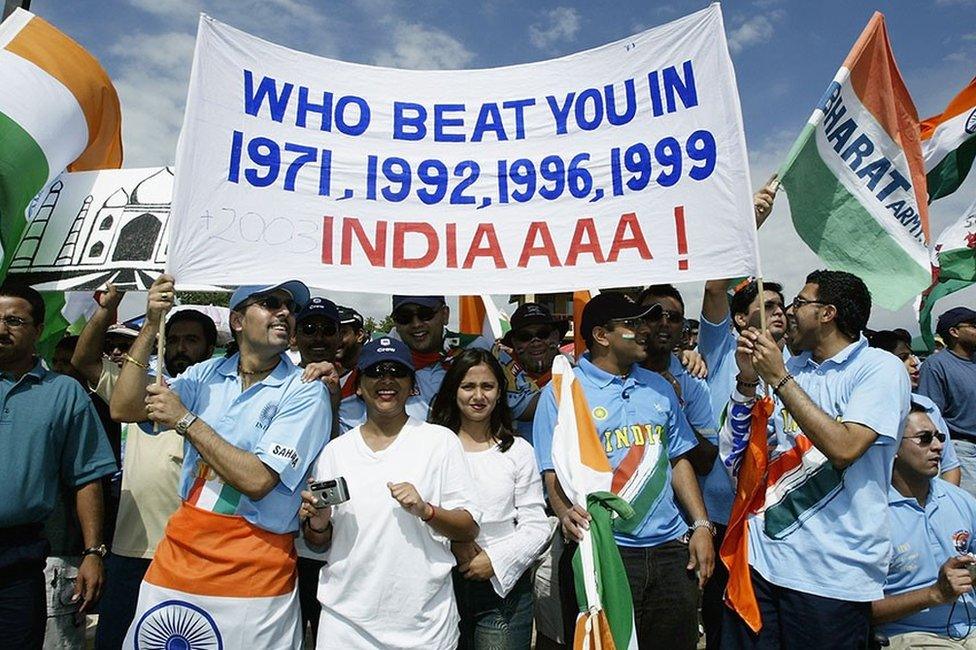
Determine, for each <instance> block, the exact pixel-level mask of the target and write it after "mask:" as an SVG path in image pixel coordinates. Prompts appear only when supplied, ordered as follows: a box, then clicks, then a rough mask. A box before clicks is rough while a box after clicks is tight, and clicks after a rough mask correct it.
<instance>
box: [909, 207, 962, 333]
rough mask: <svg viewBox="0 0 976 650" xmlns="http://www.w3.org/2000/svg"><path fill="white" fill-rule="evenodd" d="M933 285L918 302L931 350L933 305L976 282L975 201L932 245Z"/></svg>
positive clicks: (924, 331) (921, 320)
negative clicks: (933, 245)
mask: <svg viewBox="0 0 976 650" xmlns="http://www.w3.org/2000/svg"><path fill="white" fill-rule="evenodd" d="M932 276H933V281H932V286H930V287H929V288H928V290H927V291H926V292H925V293H924V294H922V296H921V299H920V302H919V317H918V322H919V328H920V329H921V332H922V340H923V341H924V342H925V344H926V346H927V347H928V349H929V350H931V349H932V348H933V347H934V346H935V341H934V339H933V338H932V308H933V307H934V306H935V303H936V302H938V300H939V299H940V298H944V297H945V296H948V295H949V294H950V293H954V292H956V291H959V290H960V289H965V288H966V287H969V286H971V285H973V284H974V283H976V202H973V204H972V205H970V206H969V208H968V209H967V210H966V211H965V212H963V215H962V217H960V218H959V220H957V221H956V222H955V223H954V224H952V225H951V226H949V227H948V228H946V229H945V231H943V232H942V234H941V235H939V238H938V240H937V241H936V242H935V247H934V248H933V249H932Z"/></svg>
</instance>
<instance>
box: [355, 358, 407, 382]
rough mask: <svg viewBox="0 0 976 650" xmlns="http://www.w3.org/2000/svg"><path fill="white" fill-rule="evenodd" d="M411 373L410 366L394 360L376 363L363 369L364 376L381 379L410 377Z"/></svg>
mask: <svg viewBox="0 0 976 650" xmlns="http://www.w3.org/2000/svg"><path fill="white" fill-rule="evenodd" d="M411 374H412V373H411V372H410V368H407V367H406V366H405V365H403V364H402V363H396V362H394V361H383V362H382V363H374V364H373V365H371V366H370V367H369V368H366V369H365V370H363V376H364V377H369V378H370V379H379V378H380V377H393V378H394V379H403V378H404V377H409V376H410V375H411Z"/></svg>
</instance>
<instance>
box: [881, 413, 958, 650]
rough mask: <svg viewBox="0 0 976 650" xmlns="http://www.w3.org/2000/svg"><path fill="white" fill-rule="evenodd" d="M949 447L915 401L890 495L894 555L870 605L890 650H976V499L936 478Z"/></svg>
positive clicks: (895, 466) (892, 475) (899, 451)
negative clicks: (975, 574)
mask: <svg viewBox="0 0 976 650" xmlns="http://www.w3.org/2000/svg"><path fill="white" fill-rule="evenodd" d="M945 442H946V440H945V434H943V433H942V432H941V431H939V430H938V428H937V427H936V425H935V423H934V422H933V421H932V419H931V418H930V417H929V416H928V414H927V413H926V408H925V407H924V406H922V405H921V404H917V403H914V402H913V403H912V407H911V412H910V413H909V414H908V420H907V421H906V423H905V433H904V435H903V436H902V439H901V444H900V445H899V446H898V453H897V454H896V455H895V464H894V468H893V469H892V473H891V486H890V487H889V489H888V517H889V518H890V519H891V545H892V548H893V551H894V552H893V555H892V557H891V564H889V566H888V576H887V578H886V580H885V587H884V598H883V599H881V600H877V601H875V602H873V603H871V619H872V622H873V623H874V625H875V626H876V627H878V628H879V629H880V631H881V632H882V633H884V634H885V635H886V636H887V637H888V642H889V645H888V647H889V648H892V650H902V649H906V650H907V649H908V648H923V647H924V648H958V649H959V650H964V649H966V648H976V638H972V637H970V633H971V632H972V621H971V620H970V617H969V612H970V611H972V610H973V609H974V608H976V598H974V596H973V580H972V577H971V576H970V573H969V566H970V565H971V564H973V562H974V558H973V556H972V555H971V553H972V552H973V551H974V550H976V499H973V497H972V496H971V495H970V494H969V493H968V492H966V491H965V490H962V489H960V488H958V487H956V486H955V485H953V484H951V483H949V482H948V481H944V480H942V479H940V478H939V477H938V474H939V464H940V456H941V453H942V445H944V444H945ZM959 600H962V603H960V602H959ZM967 637H970V638H967Z"/></svg>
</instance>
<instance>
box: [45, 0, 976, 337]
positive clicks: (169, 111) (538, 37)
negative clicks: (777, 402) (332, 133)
mask: <svg viewBox="0 0 976 650" xmlns="http://www.w3.org/2000/svg"><path fill="white" fill-rule="evenodd" d="M706 4H707V3H705V2H702V1H700V0H695V1H691V0H685V1H671V2H654V1H649V0H642V1H635V0H614V1H612V2H611V1H608V0H591V1H590V2H585V3H582V2H580V3H574V2H568V1H566V0H563V1H561V2H539V1H536V2H525V1H524V0H483V1H480V2H468V1H460V0H451V1H447V0H429V1H423V0H415V1H413V2H392V1H388V0H364V1H360V2H348V3H339V2H325V1H317V0H107V1H97V2H96V1H94V0H34V1H33V2H32V4H31V10H32V11H34V12H35V13H37V14H38V15H40V16H42V17H44V18H46V19H47V20H49V21H51V22H52V23H54V24H55V25H56V26H57V27H59V28H60V29H62V30H63V31H65V32H66V33H68V34H69V35H71V36H72V37H73V38H75V39H76V40H78V41H79V42H80V43H81V44H82V45H84V46H85V47H86V48H87V49H88V50H89V51H91V52H92V53H93V54H94V55H95V56H97V57H98V58H99V60H100V61H101V62H102V64H103V66H104V67H105V68H106V70H107V71H108V73H109V74H110V75H111V77H112V78H113V80H114V81H115V84H116V87H117V88H118V90H119V94H120V96H121V98H122V105H123V121H124V126H123V130H124V132H123V135H124V145H125V165H126V166H131V167H136V166H151V165H159V164H166V163H172V161H173V158H174V154H175V149H176V139H177V136H178V133H179V128H180V124H181V123H182V119H183V106H184V101H185V97H186V84H187V79H188V78H189V71H190V62H191V59H192V54H193V44H194V39H195V34H196V23H197V17H198V14H199V12H200V11H205V12H206V13H208V14H210V15H211V16H213V17H215V18H217V19H218V20H221V21H223V22H226V23H229V24H231V25H233V26H235V27H238V28H239V29H243V30H245V31H248V32H250V33H253V34H255V35H257V36H261V37H262V38H265V39H268V40H271V41H273V42H276V43H279V44H282V45H286V46H288V47H292V48H295V49H299V50H303V51H306V52H311V53H314V54H319V55H322V56H329V57H333V58H338V59H343V60H347V61H355V62H360V63H371V64H381V65H390V66H397V67H405V68H462V67H464V68H471V67H479V68H480V67H494V66H504V65H510V64H515V63H524V62H528V61H536V60H541V59H547V58H551V57H555V56H561V55H564V54H569V53H571V52H576V51H579V50H584V49H588V48H591V47H595V46H597V45H602V44H604V43H607V42H610V41H614V40H616V39H619V38H623V37H624V36H627V35H630V34H633V33H636V32H639V31H642V30H644V29H647V28H648V27H651V26H654V25H657V24H661V23H664V22H667V21H669V20H672V19H674V18H676V17H679V16H681V15H684V14H687V13H690V12H692V11H695V10H697V9H700V8H702V7H704V6H706ZM722 4H723V12H724V15H725V24H726V33H727V35H728V40H729V46H730V51H731V54H732V60H733V63H734V65H735V70H736V76H737V80H738V85H739V94H740V97H741V101H742V110H743V119H744V123H745V130H746V139H747V144H748V147H749V155H750V165H751V171H752V180H753V185H754V186H756V187H758V186H759V185H760V184H761V183H762V182H763V181H765V180H766V178H768V177H769V175H770V173H772V171H774V170H775V169H776V168H777V167H778V166H779V164H780V163H781V162H782V160H783V158H784V157H785V155H786V152H787V150H788V148H789V146H790V144H791V143H792V141H793V139H794V138H795V137H796V135H797V134H798V133H799V130H800V128H801V127H802V125H803V124H804V122H805V121H806V119H807V117H808V116H809V114H810V112H811V110H812V108H813V105H814V104H815V103H816V101H817V100H818V99H819V98H820V95H821V94H822V93H823V90H824V89H825V88H826V86H827V84H828V83H829V81H830V79H831V78H832V77H833V75H834V73H835V72H836V70H837V68H838V67H839V66H840V64H841V63H842V61H843V59H844V57H845V55H846V54H847V52H848V51H849V50H850V48H851V45H853V43H854V41H855V39H856V38H857V36H858V34H859V33H860V31H861V29H862V28H863V27H864V25H865V24H866V22H867V21H868V19H869V18H870V16H871V13H872V12H873V11H874V10H876V9H877V10H880V11H882V12H884V13H885V16H886V18H887V23H888V31H889V35H890V38H891V42H892V46H893V48H894V52H895V57H896V59H897V61H898V64H899V67H900V68H901V71H902V75H903V76H904V77H905V81H906V83H907V85H908V88H909V90H910V91H911V93H912V95H913V97H914V98H915V102H916V106H917V107H918V112H919V115H920V116H922V117H926V116H929V115H932V114H934V113H938V112H941V111H942V110H943V108H944V107H945V105H946V103H947V102H948V101H949V99H951V97H952V96H954V95H955V94H956V93H957V92H959V90H961V89H962V88H963V86H965V85H966V83H967V82H968V81H969V79H971V78H972V77H973V76H974V75H976V0H900V1H895V2H877V3H868V2H860V1H854V0H846V1H844V0H820V1H817V2H811V1H809V0H734V1H729V2H724V3H722ZM974 198H976V178H970V179H969V180H968V181H967V183H966V184H965V185H964V186H963V187H962V188H961V189H960V190H959V191H958V192H957V193H956V194H955V195H953V196H951V197H948V198H946V199H943V200H941V201H939V202H937V203H935V204H934V205H933V206H932V208H931V232H932V234H933V235H937V234H938V233H939V232H940V231H941V230H942V229H943V228H945V227H946V226H947V225H948V224H949V223H951V222H952V221H954V220H955V219H956V218H958V217H959V216H960V215H961V213H962V211H963V210H964V209H965V208H966V207H967V206H968V205H970V203H972V201H973V199H974ZM760 248H761V254H762V257H763V265H764V271H765V275H766V277H767V278H770V279H776V280H780V281H782V282H783V283H784V284H785V287H786V293H787V294H788V295H787V297H790V296H791V295H792V294H794V293H796V292H797V291H798V290H799V289H800V287H801V286H802V283H803V278H804V277H805V274H806V272H807V271H809V270H811V269H813V268H816V267H817V266H819V262H818V261H817V258H816V257H815V256H814V255H813V254H812V253H811V252H810V251H809V250H808V249H807V248H806V246H805V245H804V244H803V243H802V242H801V241H800V240H799V239H798V238H797V237H796V235H795V234H794V232H793V228H792V224H791V223H790V219H789V207H788V205H787V201H786V198H785V197H784V196H782V195H781V196H780V197H779V199H778V201H777V203H776V207H775V208H774V211H773V215H772V217H771V218H770V221H769V222H768V223H767V224H766V225H765V226H764V227H763V228H762V229H761V230H760ZM681 289H682V290H683V292H684V293H685V295H686V303H687V305H688V313H689V315H694V313H695V312H697V310H698V307H699V305H700V296H701V288H700V286H694V285H685V286H682V287H681ZM336 299H337V300H338V301H340V302H346V303H347V304H352V305H353V306H356V307H358V308H360V309H361V311H363V312H364V313H367V314H372V315H375V316H382V315H384V314H385V313H386V312H388V310H389V305H388V302H387V301H388V299H387V298H379V297H377V296H367V295H363V294H352V295H340V296H336ZM506 300H507V297H506V298H502V297H498V298H497V300H496V302H498V303H499V304H500V305H503V306H504V303H505V301H506ZM974 303H976V289H969V290H967V291H964V292H961V293H959V294H956V295H955V296H951V297H949V298H947V299H946V300H945V301H943V303H940V305H938V306H937V307H936V313H940V312H941V311H943V310H944V309H946V308H948V307H950V306H953V305H955V304H968V305H970V306H972V305H974ZM872 325H873V326H875V327H895V326H907V327H909V328H910V329H917V325H916V323H915V318H914V314H913V312H912V309H911V306H908V307H906V308H904V309H902V310H900V311H899V312H894V313H893V312H886V311H883V310H881V309H876V310H875V314H874V315H873V318H872Z"/></svg>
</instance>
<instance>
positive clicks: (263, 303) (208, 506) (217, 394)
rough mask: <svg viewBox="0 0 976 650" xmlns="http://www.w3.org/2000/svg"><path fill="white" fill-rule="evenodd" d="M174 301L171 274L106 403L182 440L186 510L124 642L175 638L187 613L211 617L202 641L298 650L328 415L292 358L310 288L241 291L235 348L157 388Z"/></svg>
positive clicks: (149, 577) (172, 524) (317, 387)
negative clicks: (313, 488)
mask: <svg viewBox="0 0 976 650" xmlns="http://www.w3.org/2000/svg"><path fill="white" fill-rule="evenodd" d="M173 299H174V285H173V278H172V277H170V276H168V275H165V274H164V275H161V276H160V277H159V278H158V279H157V280H156V281H155V282H154V283H153V285H152V286H151V287H150V289H149V298H148V305H147V310H146V321H145V324H144V325H143V328H142V331H141V332H140V333H139V337H138V338H137V339H136V341H135V343H134V344H133V346H132V348H131V349H130V351H129V355H128V356H127V357H126V363H125V365H124V366H123V367H122V374H121V376H120V377H119V381H118V384H117V385H116V387H115V392H114V394H113V395H112V404H111V407H112V415H113V417H115V418H116V419H122V420H127V421H137V420H150V421H151V422H152V423H155V424H156V425H158V427H159V428H161V429H166V428H173V429H175V430H176V431H177V433H179V434H180V435H181V436H183V438H184V440H185V446H184V457H183V473H182V480H181V484H180V496H181V497H182V499H183V503H182V504H181V505H180V507H179V509H178V510H177V511H176V512H175V513H174V514H173V516H172V517H170V520H169V523H168V524H167V527H166V532H165V534H164V536H163V539H162V541H161V542H160V543H159V545H158V546H157V547H156V553H155V556H154V557H153V561H152V564H150V566H149V570H148V572H147V573H146V576H145V579H144V580H143V583H142V587H141V588H140V591H139V599H138V604H137V609H136V615H135V618H134V619H133V623H132V626H131V627H130V628H129V631H128V633H127V635H126V640H125V644H124V647H133V646H135V647H142V646H143V645H144V644H145V643H147V641H146V639H148V638H150V637H153V635H155V637H154V638H156V639H157V641H158V640H159V638H158V637H159V636H160V634H161V636H162V637H163V640H162V643H163V644H165V643H168V642H169V641H170V640H174V639H175V637H174V636H173V635H172V634H176V632H173V633H172V634H170V633H169V632H165V630H167V629H168V628H166V625H167V623H166V622H167V621H170V620H172V619H179V618H180V617H186V616H188V615H190V612H191V611H192V612H196V613H197V614H199V613H200V612H204V613H205V620H206V621H207V622H208V625H209V627H207V626H205V631H206V635H205V637H206V638H215V637H216V635H218V634H219V636H220V637H222V638H223V642H224V644H225V646H227V647H249V648H254V649H255V650H257V649H258V648H270V647H275V648H277V647H298V646H299V645H300V644H301V633H300V626H299V604H298V594H297V590H296V571H295V544H294V536H295V532H296V531H297V530H298V517H297V512H298V508H299V506H300V504H301V494H300V491H301V488H302V486H303V484H304V481H305V477H306V476H307V474H308V469H309V467H310V466H311V463H312V461H313V460H314V459H315V457H316V456H317V455H318V453H319V451H320V450H321V449H322V447H323V445H324V444H325V441H326V439H327V437H328V435H327V434H328V432H329V431H330V428H331V420H332V416H331V412H332V411H331V406H330V401H329V397H328V393H327V390H326V388H325V386H324V385H323V384H322V382H319V381H314V382H308V383H303V382H302V380H301V372H300V371H299V370H298V369H297V368H296V367H295V366H294V364H292V362H291V361H290V360H289V358H288V356H287V355H286V354H285V351H286V350H287V349H288V346H289V342H290V340H291V335H292V331H293V329H294V326H295V319H294V317H295V314H296V313H297V312H298V311H299V310H300V309H301V308H302V307H304V306H305V304H306V303H307V302H308V300H309V292H308V288H307V287H306V286H305V285H304V284H303V283H301V282H299V281H297V280H292V281H289V282H283V283H280V284H275V285H270V286H242V287H239V288H238V289H237V290H236V291H235V292H234V294H233V295H232V296H231V299H230V310H231V313H230V327H231V332H232V334H233V336H234V339H235V341H236V342H237V345H238V352H236V353H234V354H232V355H230V356H227V357H222V358H216V359H210V360H209V361H205V362H203V363H198V364H196V365H194V366H192V367H191V368H190V369H188V370H187V371H186V372H184V373H183V374H182V375H180V376H179V377H177V378H175V379H173V380H171V381H169V383H168V385H167V384H162V385H157V384H155V383H150V381H151V380H150V378H149V377H148V376H147V373H146V370H147V369H148V363H147V362H148V358H149V354H150V351H151V350H152V348H153V347H154V343H155V338H156V334H157V332H158V331H159V323H160V321H161V320H162V318H163V316H164V314H165V313H166V312H167V311H169V309H170V308H171V307H172V305H173ZM242 576H247V579H242ZM245 610H246V611H247V616H246V617H241V616H240V615H239V613H240V612H241V611H245ZM159 630H164V632H163V633H159ZM174 642H175V641H174Z"/></svg>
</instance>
